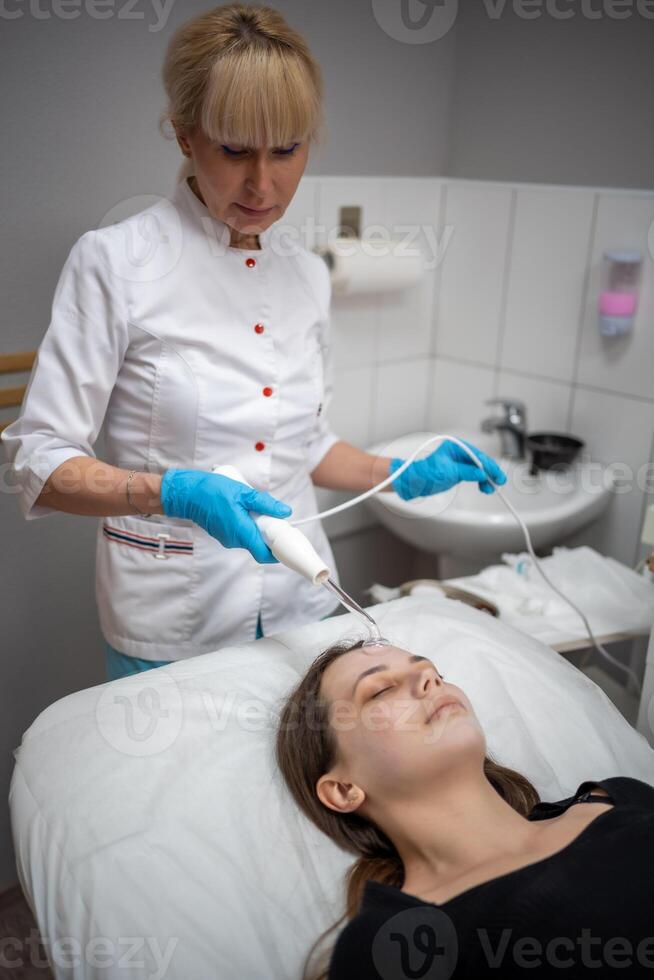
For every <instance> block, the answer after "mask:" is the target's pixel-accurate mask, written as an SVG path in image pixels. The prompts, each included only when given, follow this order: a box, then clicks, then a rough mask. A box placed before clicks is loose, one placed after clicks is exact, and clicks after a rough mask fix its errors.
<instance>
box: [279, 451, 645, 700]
mask: <svg viewBox="0 0 654 980" xmlns="http://www.w3.org/2000/svg"><path fill="white" fill-rule="evenodd" d="M445 440H449V441H450V442H454V443H456V445H457V446H460V448H461V449H463V451H464V452H465V453H467V454H468V456H469V457H470V459H471V460H472V461H473V463H474V464H475V465H476V466H478V467H479V468H480V469H481V470H483V471H484V472H486V471H485V470H484V467H483V466H482V464H481V462H480V460H479V459H478V458H477V457H476V456H475V454H474V452H473V451H472V449H470V447H469V446H467V445H466V444H465V443H464V442H462V441H461V439H457V438H456V437H455V436H447V435H445V436H441V435H437V436H430V437H429V438H428V439H425V441H424V442H423V443H421V444H420V445H419V446H418V448H417V449H414V451H413V452H412V453H411V455H410V456H409V457H408V458H407V459H405V460H404V462H403V463H402V465H401V466H398V468H397V469H396V470H395V472H394V473H392V474H391V475H390V476H387V477H386V479H384V480H382V481H381V483H378V484H377V486H375V487H372V488H371V489H370V490H366V491H365V493H362V494H359V496H358V497H353V498H352V500H346V501H345V503H342V504H338V505H337V506H336V507H330V508H329V510H324V511H322V512H321V513H320V514H312V515H311V517H302V518H301V519H300V520H298V521H289V524H294V525H295V526H296V527H298V526H299V525H300V524H308V523H309V522H310V521H317V520H319V519H320V518H322V517H331V515H332V514H338V513H339V512H340V511H342V510H347V509H348V508H349V507H354V506H355V504H360V503H361V502H362V501H363V500H366V499H367V498H368V497H372V495H373V494H374V493H379V491H380V490H383V489H384V487H387V486H388V485H389V484H390V483H392V482H393V480H396V479H397V477H398V476H399V475H400V473H403V472H404V470H405V469H406V468H407V466H410V465H411V463H412V462H413V461H414V459H415V458H416V456H417V455H418V453H419V452H422V450H423V449H426V448H427V446H431V445H433V444H434V443H437V442H444V441H445ZM486 476H487V479H488V481H489V483H492V484H493V486H494V487H495V492H496V493H497V494H499V497H500V500H501V501H502V503H503V504H504V506H505V507H506V508H507V510H508V511H509V513H510V514H512V515H513V517H515V519H516V521H517V522H518V524H519V526H520V528H521V530H522V533H523V535H524V538H525V542H526V545H527V551H528V552H529V554H530V556H531V559H532V561H533V562H534V565H535V567H536V568H537V569H538V571H539V572H540V575H541V576H542V578H543V580H544V581H545V582H546V583H547V585H549V587H550V589H552V590H553V591H554V592H556V594H557V595H558V596H560V597H561V599H563V601H564V602H567V604H568V605H569V606H570V608H571V609H574V611H575V612H576V613H577V615H578V616H580V618H581V619H582V620H583V624H584V626H585V628H586V632H587V633H588V636H589V639H590V641H591V643H592V644H593V646H594V647H595V649H596V650H597V651H598V653H600V654H601V655H602V656H603V657H605V658H606V659H607V660H608V661H609V662H610V663H612V664H613V665H614V666H615V667H617V668H618V669H619V670H621V671H623V672H624V673H625V674H627V675H628V676H629V677H631V679H632V681H633V683H634V684H635V686H636V690H637V691H638V694H639V695H640V694H641V693H642V687H641V684H640V681H639V680H638V677H637V676H636V673H635V672H634V671H633V670H632V669H631V667H627V666H625V664H622V663H620V661H619V660H616V658H615V657H613V656H611V654H610V653H609V652H608V651H607V650H606V649H605V648H604V647H603V646H602V644H601V643H599V641H598V640H596V639H595V634H594V633H593V631H592V629H591V626H590V623H589V622H588V619H587V617H586V615H585V613H584V612H582V610H581V609H580V608H579V606H577V605H575V603H574V602H573V601H572V599H569V598H568V596H566V595H564V594H563V592H561V590H560V589H558V588H557V587H556V585H554V583H553V582H551V581H550V579H549V578H548V577H547V574H546V573H545V571H544V570H543V568H542V566H541V563H540V559H539V558H538V557H537V556H536V553H535V551H534V548H533V545H532V543H531V536H530V534H529V528H528V527H527V525H526V524H525V522H524V521H523V519H522V518H521V517H520V514H518V512H517V510H516V509H515V507H514V506H513V504H512V503H511V502H510V501H509V499H508V498H507V497H505V495H504V493H503V492H502V488H501V487H500V486H498V485H497V484H496V483H495V481H494V480H493V479H492V478H491V477H490V476H488V474H486Z"/></svg>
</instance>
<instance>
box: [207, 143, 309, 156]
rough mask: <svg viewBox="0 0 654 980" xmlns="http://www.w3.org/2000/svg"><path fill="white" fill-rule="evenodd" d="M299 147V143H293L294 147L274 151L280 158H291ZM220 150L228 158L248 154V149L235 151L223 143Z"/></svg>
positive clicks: (279, 148)
mask: <svg viewBox="0 0 654 980" xmlns="http://www.w3.org/2000/svg"><path fill="white" fill-rule="evenodd" d="M299 145H300V144H299V143H293V145H292V146H289V147H278V148H277V149H275V150H274V152H275V153H276V154H277V155H278V156H283V157H286V156H290V155H291V154H292V153H294V152H295V151H296V150H297V148H298V146H299ZM220 148H221V150H223V152H224V153H225V154H226V156H229V157H240V156H243V154H244V153H247V152H248V150H247V149H242V150H234V149H232V147H230V146H226V145H225V144H224V143H221V145H220Z"/></svg>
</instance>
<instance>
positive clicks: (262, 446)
mask: <svg viewBox="0 0 654 980" xmlns="http://www.w3.org/2000/svg"><path fill="white" fill-rule="evenodd" d="M254 448H255V449H256V450H258V452H261V450H262V449H265V448H266V444H265V442H255V444H254Z"/></svg>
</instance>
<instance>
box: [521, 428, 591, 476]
mask: <svg viewBox="0 0 654 980" xmlns="http://www.w3.org/2000/svg"><path fill="white" fill-rule="evenodd" d="M526 447H527V449H528V450H529V452H530V453H531V469H532V473H533V472H534V471H535V470H551V469H557V468H562V467H565V466H569V465H570V463H572V461H573V460H574V459H575V457H576V456H577V455H578V453H579V451H580V450H581V449H583V447H584V443H583V442H582V441H581V439H575V437H574V436H565V435H561V434H560V433H558V432H533V433H531V435H528V436H527V440H526Z"/></svg>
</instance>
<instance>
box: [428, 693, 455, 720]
mask: <svg viewBox="0 0 654 980" xmlns="http://www.w3.org/2000/svg"><path fill="white" fill-rule="evenodd" d="M448 704H458V705H460V707H463V704H462V703H461V701H460V700H459V698H455V697H454V696H453V695H451V694H448V695H445V696H444V697H442V698H439V699H438V700H437V701H435V702H434V705H433V707H432V708H431V710H430V712H429V714H428V716H427V721H426V722H425V724H427V725H428V724H429V722H430V721H431V720H432V719H433V718H434V717H435V716H436V714H437V713H438V712H439V711H440V710H441V708H444V707H445V706H446V705H448Z"/></svg>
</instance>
